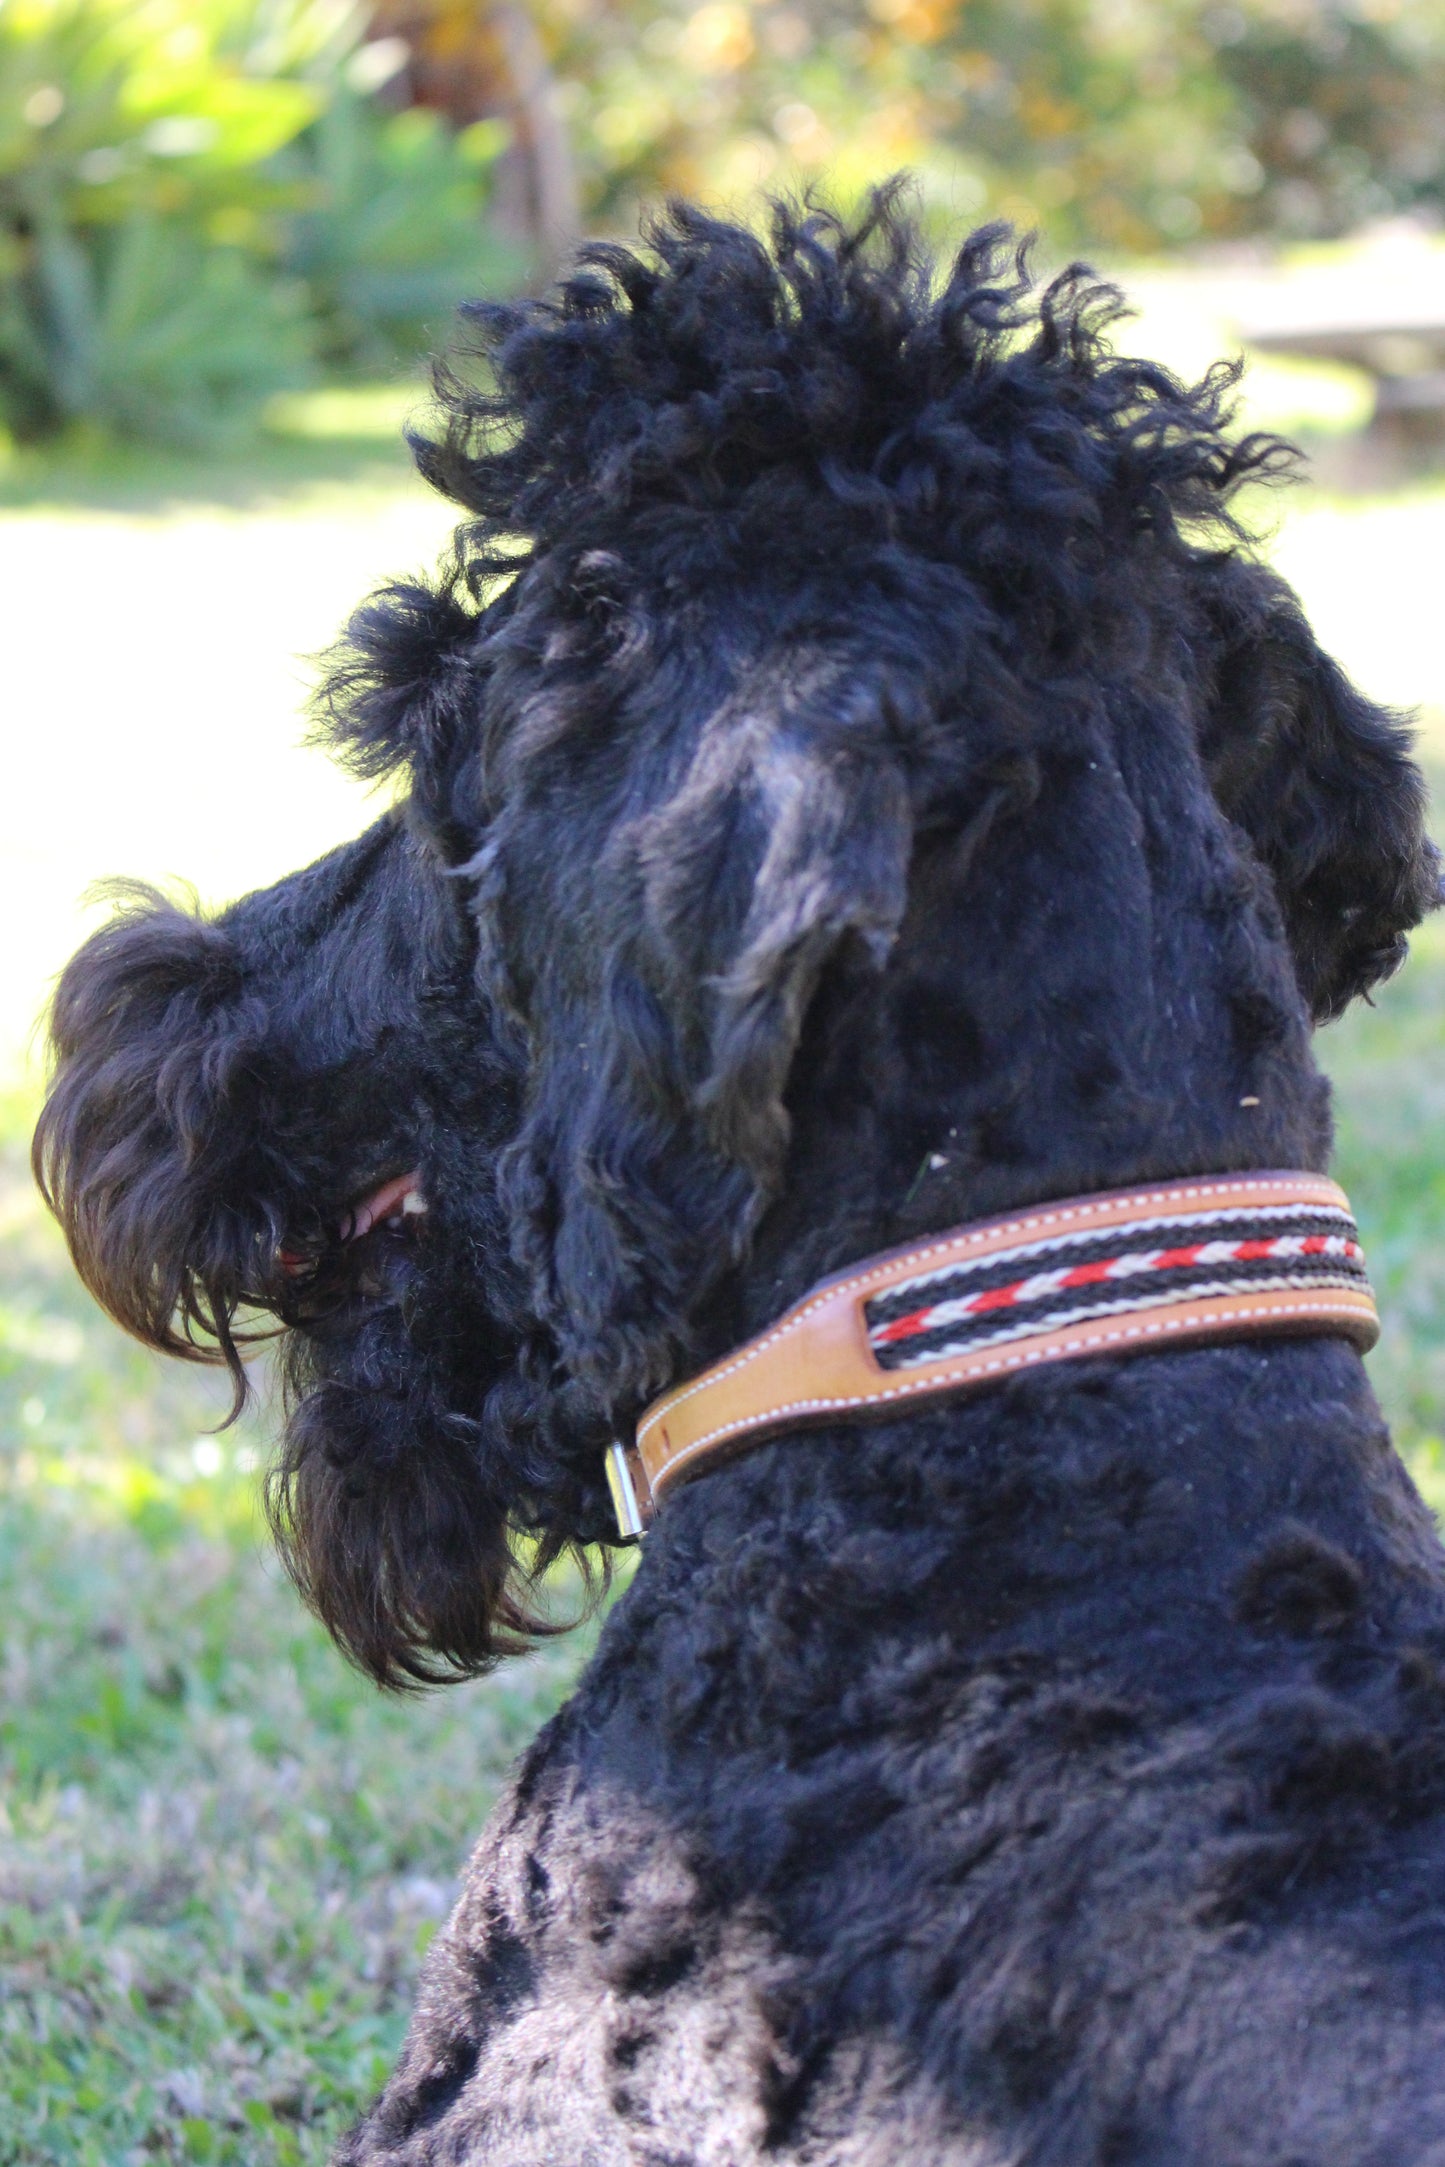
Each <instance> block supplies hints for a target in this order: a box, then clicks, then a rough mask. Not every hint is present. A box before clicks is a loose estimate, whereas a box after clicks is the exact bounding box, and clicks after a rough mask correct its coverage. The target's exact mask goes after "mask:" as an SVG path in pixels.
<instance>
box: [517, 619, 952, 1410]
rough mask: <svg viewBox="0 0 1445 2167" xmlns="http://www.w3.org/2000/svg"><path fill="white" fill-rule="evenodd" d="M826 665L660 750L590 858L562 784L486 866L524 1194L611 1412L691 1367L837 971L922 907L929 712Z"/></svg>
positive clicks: (736, 1256)
mask: <svg viewBox="0 0 1445 2167" xmlns="http://www.w3.org/2000/svg"><path fill="white" fill-rule="evenodd" d="M807 674H808V673H807V669H806V666H805V665H804V664H802V663H800V662H799V661H798V659H797V658H796V657H792V658H789V660H788V662H787V663H786V665H780V666H779V667H777V668H776V669H771V668H770V669H762V668H760V669H759V671H758V672H757V675H756V678H755V680H754V682H752V683H751V684H747V683H744V684H742V685H740V686H739V687H738V688H737V689H736V690H735V691H734V692H733V693H732V694H731V695H730V696H728V697H727V698H726V699H725V700H724V701H723V702H722V703H721V704H720V705H719V706H718V707H717V708H716V709H715V711H713V712H712V713H711V714H709V715H707V716H706V718H705V719H701V720H699V721H698V722H696V723H694V725H693V726H692V728H691V730H690V731H689V732H688V733H687V736H686V738H684V740H683V745H682V748H681V750H680V752H679V750H678V749H676V748H674V749H672V750H670V751H668V752H667V753H666V754H664V755H663V756H662V757H660V758H658V759H656V760H650V759H649V760H644V761H640V763H639V774H640V773H642V772H646V773H647V774H648V777H649V780H648V782H646V783H644V784H643V785H642V788H640V789H639V788H638V787H637V779H636V778H635V779H634V781H633V782H632V784H631V785H630V786H628V790H627V794H628V797H629V798H630V800H631V807H630V808H629V809H628V810H624V812H623V815H622V818H621V819H620V820H619V821H618V822H617V824H616V826H615V827H614V829H613V833H612V835H611V838H610V840H609V841H608V843H607V845H606V847H605V849H604V850H603V851H602V852H601V853H600V855H595V856H594V857H592V858H591V860H590V861H589V862H587V864H586V871H585V873H584V872H583V870H582V863H583V861H584V860H587V859H588V846H587V844H586V843H585V842H584V841H583V840H582V839H581V838H580V837H579V838H575V839H569V837H568V836H567V834H566V832H565V831H564V832H563V833H562V834H561V835H560V836H559V834H558V829H557V814H556V808H555V803H554V802H553V801H552V800H542V799H539V800H538V802H537V810H536V813H535V814H533V815H532V816H531V817H530V819H529V817H528V815H527V814H526V813H525V812H523V813H522V814H521V815H520V817H514V814H513V813H511V812H509V813H507V814H504V815H503V816H502V817H501V818H500V819H499V822H498V836H497V843H496V847H495V848H494V849H493V850H492V851H491V852H489V853H488V854H487V856H486V860H485V865H484V867H483V869H482V874H481V885H482V890H483V894H482V898H481V902H482V915H483V916H484V917H487V916H493V917H494V919H495V922H496V923H498V924H499V925H500V926H502V927H503V928H504V929H505V941H506V948H507V951H508V956H509V962H515V961H517V960H518V959H520V963H521V971H522V974H523V976H524V978H525V986H524V990H523V991H522V992H521V993H520V994H518V993H517V992H516V990H515V987H514V989H513V994H512V997H513V999H514V1000H515V1001H516V1002H517V1004H518V1006H519V1007H520V1009H521V1012H522V1016H523V1020H524V1023H525V1025H526V1028H527V1031H528V1034H529V1037H530V1040H531V1045H532V1089H531V1105H530V1109H529V1114H528V1118H527V1121H526V1123H525V1126H524V1129H523V1132H522V1135H521V1138H520V1141H519V1144H518V1146H517V1148H516V1150H515V1151H514V1152H513V1153H512V1154H511V1158H510V1165H509V1169H508V1174H507V1192H506V1193H507V1195H508V1199H509V1203H510V1206H511V1209H512V1211H513V1215H514V1220H515V1223H516V1224H517V1225H518V1226H519V1227H520V1228H521V1240H522V1243H523V1247H524V1253H525V1257H526V1261H527V1263H528V1265H529V1267H530V1270H531V1277H532V1283H533V1301H534V1303H535V1304H536V1305H537V1307H538V1308H539V1309H540V1311H541V1314H542V1315H543V1317H544V1318H545V1320H546V1322H547V1324H548V1325H549V1327H550V1329H551V1330H552V1332H553V1333H554V1334H555V1335H556V1338H557V1341H558V1344H559V1345H560V1347H561V1349H562V1353H563V1357H564V1360H565V1363H566V1365H567V1368H568V1369H569V1371H570V1372H571V1374H572V1375H573V1376H574V1377H575V1378H577V1379H579V1380H581V1382H582V1384H583V1386H584V1389H586V1390H588V1391H590V1392H592V1393H593V1394H594V1395H595V1403H596V1404H597V1406H598V1407H599V1409H600V1410H602V1411H603V1413H604V1414H605V1415H613V1414H615V1413H616V1412H617V1411H618V1410H619V1408H621V1407H635V1404H636V1403H637V1402H638V1401H639V1400H641V1399H642V1398H643V1397H645V1396H646V1395H647V1394H648V1393H650V1392H651V1391H653V1390H655V1389H657V1387H658V1385H659V1384H660V1383H662V1382H665V1381H666V1379H667V1378H668V1377H669V1376H670V1375H671V1374H672V1370H673V1367H674V1365H675V1362H676V1360H677V1359H678V1357H679V1354H680V1353H681V1352H682V1351H683V1350H684V1349H686V1348H687V1347H688V1345H689V1339H688V1330H689V1318H690V1316H691V1315H692V1313H694V1312H695V1311H696V1309H697V1307H698V1305H699V1304H700V1303H701V1301H702V1300H703V1299H704V1297H705V1296H706V1294H707V1293H708V1292H709V1290H710V1289H711V1288H713V1287H714V1286H715V1285H716V1284H717V1282H718V1281H719V1280H720V1278H721V1277H722V1276H723V1275H724V1274H725V1273H726V1272H727V1271H728V1270H729V1269H730V1268H731V1267H733V1266H734V1265H735V1264H736V1263H737V1262H738V1261H739V1260H740V1258H741V1256H742V1255H743V1254H744V1252H745V1249H746V1246H747V1243H748V1240H749V1238H750V1236H751V1234H752V1231H753V1229H754V1227H755V1225H756V1223H757V1220H758V1218H759V1216H760V1214H761V1212H762V1210H763V1209H764V1207H765V1206H766V1204H767V1202H768V1201H769V1199H770V1198H771V1197H772V1195H773V1194H774V1193H775V1191H776V1189H777V1186H778V1182H779V1179H780V1177H781V1174H782V1171H783V1161H784V1155H785V1152H786V1149H787V1143H788V1133H789V1122H788V1115H787V1110H786V1095H787V1087H788V1079H789V1072H790V1069H791V1067H792V1063H793V1058H794V1055H795V1052H796V1050H797V1047H798V1043H799V1038H800V1034H801V1032H802V1030H803V1026H804V1021H805V1018H806V1015H807V1013H808V1009H809V1005H810V1003H811V1001H812V1000H813V998H814V995H815V993H816V991H817V989H818V987H819V984H820V981H821V979H822V977H823V975H824V973H825V972H826V971H827V970H828V969H829V967H830V966H832V965H834V964H839V965H842V964H843V963H845V962H846V961H847V960H848V959H850V958H851V959H853V960H855V961H856V963H857V964H858V965H859V966H860V967H863V968H868V967H871V966H876V965H877V964H879V963H881V961H882V960H883V958H884V956H885V955H886V953H887V951H888V948H889V946H890V944H891V942H892V940H893V937H894V934H895V933H896V931H897V929H898V926H899V924H900V921H901V919H902V916H903V913H904V909H905V905H906V899H907V884H908V868H909V860H910V854H911V848H912V838H913V807H912V803H911V796H910V787H909V782H908V778H907V773H906V769H905V763H904V759H903V756H902V754H901V751H900V747H901V744H902V742H903V740H904V737H905V734H906V731H907V727H908V724H907V720H906V719H905V718H904V717H902V716H900V714H899V713H898V712H896V711H895V709H894V708H892V707H891V706H890V703H889V701H888V700H886V699H885V698H884V697H883V696H882V693H881V690H880V686H879V684H878V682H877V678H878V672H877V671H876V670H870V669H869V667H868V666H867V665H866V664H865V663H864V662H862V661H858V660H852V661H850V663H849V665H848V666H847V667H841V666H838V665H837V664H836V663H833V664H830V665H828V666H827V667H826V669H825V668H824V666H823V665H822V664H821V663H820V664H819V665H818V666H817V670H816V672H815V675H816V678H817V681H816V682H805V681H801V680H806V678H807ZM825 677H826V682H824V681H823V680H824V678H825ZM913 697H915V698H916V697H917V694H916V693H915V694H914V695H913ZM674 723H675V718H671V717H667V716H662V717H660V718H659V729H660V731H661V732H663V733H666V732H667V731H669V730H671V729H672V728H673V727H674ZM545 779H546V778H545V776H543V778H542V780H543V781H544V782H545ZM639 797H642V798H643V803H642V804H641V805H640V806H639V805H637V799H638V798H639ZM554 867H555V868H556V869H555V871H554ZM583 883H585V886H584V885H583ZM554 891H555V901H553V900H550V899H549V898H550V897H551V895H552V893H553V892H554ZM559 924H570V925H572V926H573V927H574V929H575V930H574V933H573V935H572V936H571V937H570V938H569V939H568V940H566V941H563V942H559V941H558V939H557V937H556V927H557V925H559ZM579 1047H581V1048H583V1049H584V1057H583V1059H582V1060H581V1061H580V1062H579V1058H578V1049H579Z"/></svg>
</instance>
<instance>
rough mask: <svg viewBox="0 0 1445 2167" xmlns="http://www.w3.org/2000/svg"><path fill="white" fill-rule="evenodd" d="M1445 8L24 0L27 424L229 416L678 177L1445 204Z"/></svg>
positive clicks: (1386, 210) (1013, 204)
mask: <svg viewBox="0 0 1445 2167" xmlns="http://www.w3.org/2000/svg"><path fill="white" fill-rule="evenodd" d="M1442 113H1445V0H702V4H701V5H692V4H690V0H532V4H531V5H530V6H527V7H524V6H522V5H521V4H519V0H374V4H371V5H366V4H363V0H0V420H3V422H4V424H5V425H6V427H7V428H8V429H9V431H10V432H11V434H12V435H13V436H14V437H15V438H16V439H17V440H21V441H27V440H34V439H37V438H43V437H46V436H52V435H55V434H56V433H58V432H63V431H64V430H66V429H67V428H70V427H73V426H74V425H76V424H78V423H79V424H90V425H92V426H99V427H101V428H104V429H108V430H110V431H112V432H114V433H117V434H120V435H132V436H141V437H147V436H149V437H161V438H165V437H169V438H171V439H173V440H175V441H178V442H181V443H188V442H191V443H194V442H199V441H201V440H203V439H206V438H208V437H215V436H217V435H218V434H220V435H223V434H225V433H227V432H230V433H232V434H236V433H239V432H244V430H245V429H246V428H247V427H248V425H249V424H250V423H252V422H253V421H254V419H255V417H256V416H257V414H258V413H259V412H260V411H261V409H262V408H263V406H264V404H265V401H266V400H267V398H268V397H269V396H270V395H271V394H272V393H274V392H276V391H278V390H285V389H296V388H298V387H300V386H303V385H304V384H305V383H306V382H307V381H308V380H310V379H314V378H315V376H316V375H317V373H318V371H324V372H328V373H335V372H337V371H343V372H344V371H358V370H360V371H367V372H370V373H372V374H375V373H376V372H377V371H378V370H387V369H393V370H394V369H395V368H396V366H397V365H398V363H399V362H400V361H401V360H402V359H403V357H406V356H409V355H411V354H413V353H414V352H416V351H417V350H418V349H419V348H421V347H423V346H424V345H426V344H427V343H428V342H429V341H432V342H434V341H435V340H436V338H437V337H438V336H439V335H440V333H441V332H442V331H443V330H444V328H445V324H446V321H447V318H448V316H449V314H450V311H451V309H452V307H453V305H454V304H455V303H456V301H457V300H459V299H460V298H461V297H462V296H463V295H464V294H466V293H468V292H472V293H475V292H478V291H483V290H492V291H495V290H498V289H499V288H505V287H507V286H509V285H515V284H518V283H520V282H522V281H523V280H525V279H526V278H528V277H529V276H533V275H536V274H539V273H540V272H543V271H545V269H547V268H548V267H549V266H550V264H551V263H552V262H553V261H554V260H555V258H556V256H557V254H558V253H559V252H560V251H561V250H562V249H563V248H564V247H565V246H566V245H567V244H568V243H569V242H570V241H571V240H572V239H573V238H575V236H576V234H577V232H578V231H579V230H580V227H581V226H582V225H584V224H585V225H588V226H590V227H597V226H599V225H600V226H604V227H609V226H610V227H619V228H625V227H627V226H629V225H630V224H631V223H632V221H633V219H634V216H635V212H636V207H637V204H638V203H639V201H641V200H642V199H645V198H648V197H654V196H656V195H657V194H659V193H661V192H664V191H667V190H672V189H681V190H685V191H688V192H691V193H695V194H700V195H703V196H704V197H711V198H721V199H723V200H728V199H737V198H739V197H741V196H743V195H745V194H746V193H748V192H750V191H754V190H756V189H758V188H760V187H761V188H768V187H773V188H776V187H780V186H781V187H790V186H796V185H798V184H799V183H800V182H805V181H807V180H809V179H812V178H816V177H821V176H826V178H827V181H828V184H829V187H830V189H831V190H832V191H833V193H834V194H835V195H838V196H841V197H842V198H843V199H844V200H845V201H846V200H847V199H848V198H849V197H851V196H854V195H856V194H857V193H858V191H860V190H861V189H862V187H863V186H865V185H866V184H867V183H868V182H869V181H872V180H876V179H878V178H879V177H881V176H882V175H883V174H886V173H888V172H891V171H893V170H894V169H896V168H898V167H900V166H908V167H911V168H912V169H913V170H914V171H915V173H916V174H917V176H918V178H919V183H920V187H921V191H922V196H923V201H924V205H925V209H926V210H927V211H928V212H929V214H930V215H931V216H933V217H934V218H936V219H937V220H938V221H939V222H940V223H944V222H946V223H947V224H948V225H949V226H950V227H952V226H956V225H957V224H958V223H960V222H963V221H967V220H969V219H973V218H977V217H981V216H984V215H992V214H1002V215H1003V216H1006V217H1008V218H1011V219H1012V220H1013V221H1014V222H1015V223H1016V224H1018V225H1020V226H1023V227H1037V228H1038V229H1040V231H1041V232H1042V234H1043V236H1044V239H1045V242H1046V244H1047V246H1048V247H1049V249H1050V250H1051V252H1054V253H1059V252H1062V251H1064V250H1072V249H1075V248H1084V249H1088V250H1093V251H1095V252H1100V251H1101V252H1103V254H1104V255H1105V256H1106V257H1107V256H1110V255H1112V256H1116V257H1117V256H1131V257H1135V258H1137V257H1139V256H1140V255H1148V254H1150V253H1151V252H1159V251H1167V250H1170V249H1175V248H1177V247H1178V246H1180V245H1181V244H1188V243H1193V242H1220V241H1238V240H1241V239H1249V238H1257V237H1263V238H1265V239H1269V240H1281V239H1285V240H1288V239H1295V240H1298V239H1302V238H1304V239H1308V238H1324V237H1330V236H1336V235H1340V234H1343V233H1346V232H1349V231H1351V230H1352V229H1354V228H1357V227H1359V226H1360V225H1361V224H1362V223H1366V222H1368V221H1371V220H1378V219H1381V218H1385V217H1388V216H1391V215H1397V214H1400V213H1424V214H1426V215H1427V216H1433V215H1434V214H1437V213H1438V212H1439V210H1440V209H1441V207H1442V203H1445V126H1442V121H1441V116H1442Z"/></svg>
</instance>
